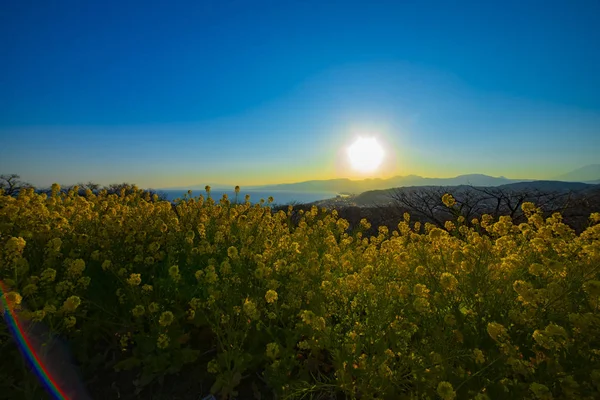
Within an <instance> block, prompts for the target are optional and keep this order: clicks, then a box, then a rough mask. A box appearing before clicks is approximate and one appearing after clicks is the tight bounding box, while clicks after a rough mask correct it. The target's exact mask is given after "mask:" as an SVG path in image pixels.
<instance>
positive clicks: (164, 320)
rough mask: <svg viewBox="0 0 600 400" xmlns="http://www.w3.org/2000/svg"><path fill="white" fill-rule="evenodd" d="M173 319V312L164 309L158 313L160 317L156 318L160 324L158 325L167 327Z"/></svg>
mask: <svg viewBox="0 0 600 400" xmlns="http://www.w3.org/2000/svg"><path fill="white" fill-rule="evenodd" d="M174 319H175V316H174V315H173V313H172V312H171V311H165V312H163V313H162V314H161V315H160V318H159V319H158V323H159V324H160V326H164V327H167V326H169V325H171V324H172V323H173V320H174Z"/></svg>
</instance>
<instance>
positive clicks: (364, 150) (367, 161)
mask: <svg viewBox="0 0 600 400" xmlns="http://www.w3.org/2000/svg"><path fill="white" fill-rule="evenodd" d="M348 157H349V159H350V164H351V165H352V168H354V169H355V170H357V171H359V172H363V173H368V172H373V171H375V170H376V169H377V168H378V167H379V166H380V165H381V162H382V161H383V157H384V152H383V149H382V148H381V146H380V145H379V143H378V142H377V139H375V138H373V137H371V138H362V137H359V138H358V139H357V140H356V141H355V142H354V143H353V144H352V145H351V146H350V147H348Z"/></svg>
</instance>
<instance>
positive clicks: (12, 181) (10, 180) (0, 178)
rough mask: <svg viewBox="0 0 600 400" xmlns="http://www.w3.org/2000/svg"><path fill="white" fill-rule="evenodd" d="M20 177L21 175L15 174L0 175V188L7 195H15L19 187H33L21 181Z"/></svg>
mask: <svg viewBox="0 0 600 400" xmlns="http://www.w3.org/2000/svg"><path fill="white" fill-rule="evenodd" d="M20 178H21V176H20V175H17V174H8V175H5V174H2V175H0V189H3V190H4V194H6V195H8V196H17V195H18V194H19V192H20V191H21V189H26V188H32V187H33V185H31V184H30V183H27V182H23V181H22V180H21V179H20Z"/></svg>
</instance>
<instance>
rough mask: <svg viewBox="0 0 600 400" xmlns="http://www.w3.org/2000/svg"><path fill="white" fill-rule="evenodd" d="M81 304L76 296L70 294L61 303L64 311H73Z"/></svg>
mask: <svg viewBox="0 0 600 400" xmlns="http://www.w3.org/2000/svg"><path fill="white" fill-rule="evenodd" d="M80 304H81V299H80V298H79V297H78V296H71V297H69V298H68V299H66V300H65V302H64V303H63V305H62V309H63V311H65V312H75V310H77V307H79V305H80Z"/></svg>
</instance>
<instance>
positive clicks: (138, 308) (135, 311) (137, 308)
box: [131, 304, 146, 317]
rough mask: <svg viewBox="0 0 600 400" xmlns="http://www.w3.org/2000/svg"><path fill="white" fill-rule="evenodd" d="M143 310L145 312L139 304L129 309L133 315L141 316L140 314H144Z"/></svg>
mask: <svg viewBox="0 0 600 400" xmlns="http://www.w3.org/2000/svg"><path fill="white" fill-rule="evenodd" d="M145 312H146V309H145V308H144V306H143V305H141V304H138V305H137V306H135V307H133V309H132V310H131V313H132V314H133V316H134V317H141V316H142V315H144V313H145Z"/></svg>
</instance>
